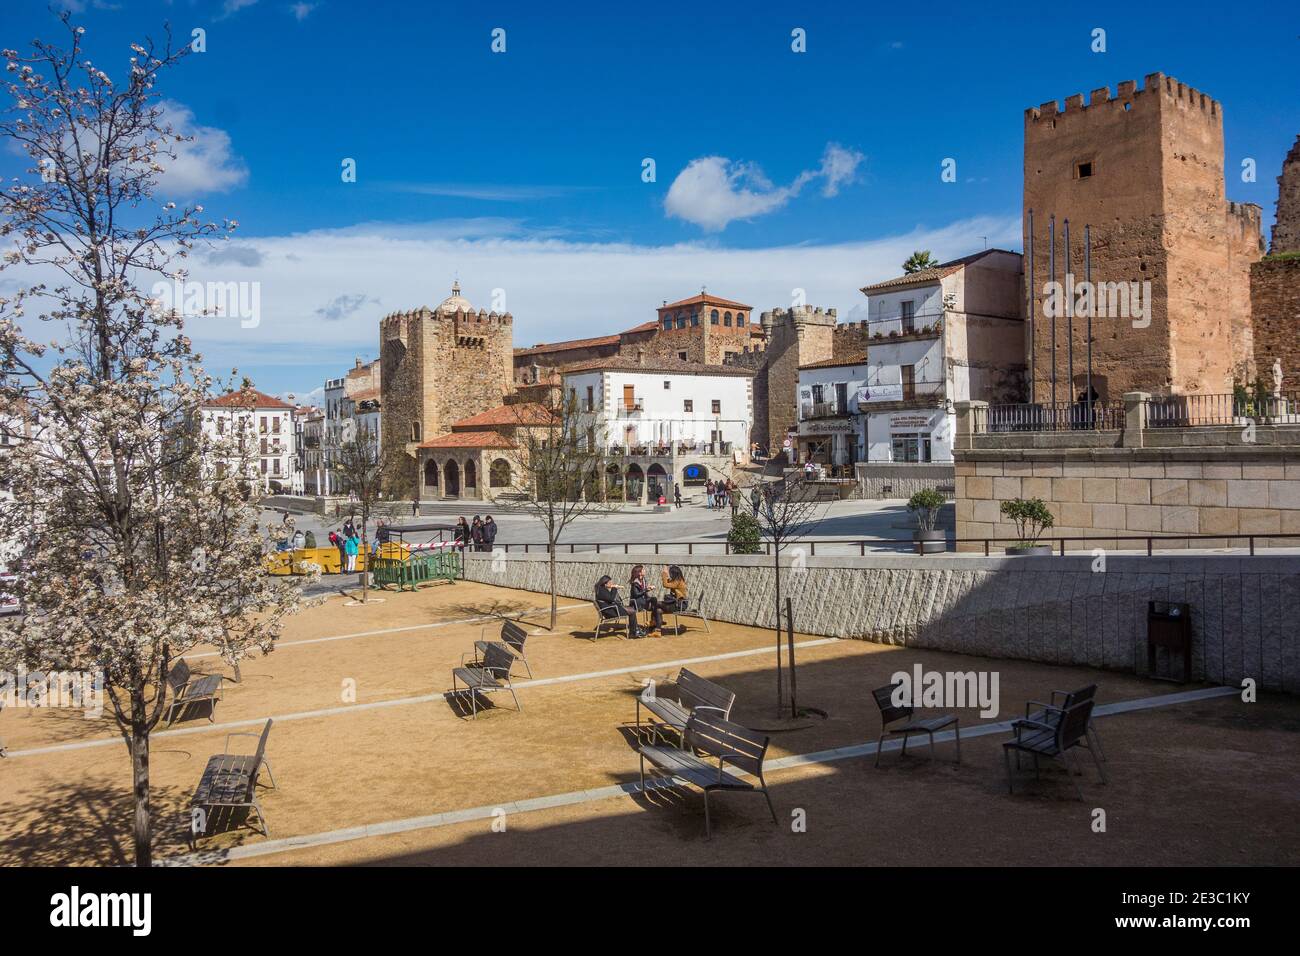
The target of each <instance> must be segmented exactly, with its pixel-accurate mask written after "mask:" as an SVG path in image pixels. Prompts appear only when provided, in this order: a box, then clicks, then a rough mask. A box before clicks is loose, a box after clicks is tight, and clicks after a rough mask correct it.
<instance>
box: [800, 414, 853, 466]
mask: <svg viewBox="0 0 1300 956" xmlns="http://www.w3.org/2000/svg"><path fill="white" fill-rule="evenodd" d="M859 421H860V419H859V417H858V416H856V415H852V416H845V417H842V418H816V419H811V420H809V421H802V422H800V423H799V449H798V450H799V461H815V462H817V463H818V464H821V465H828V466H830V465H852V464H853V463H854V462H856V461H860V460H861V459H862V431H861V426H860V424H859Z"/></svg>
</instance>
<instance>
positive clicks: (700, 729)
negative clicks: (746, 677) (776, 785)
mask: <svg viewBox="0 0 1300 956" xmlns="http://www.w3.org/2000/svg"><path fill="white" fill-rule="evenodd" d="M682 737H683V743H684V746H683V747H682V748H680V749H679V748H677V747H667V746H664V745H662V744H657V745H650V744H643V745H642V746H641V747H640V748H639V752H640V755H641V790H642V791H644V790H645V765H646V761H647V760H648V761H650V763H651V764H652V765H653V766H655V767H658V768H659V769H660V770H664V771H666V772H668V773H670V774H672V776H673V777H674V778H675V779H680V780H684V781H685V782H687V783H689V784H692V785H694V786H696V787H698V788H699V789H700V790H701V791H702V792H703V793H704V835H705V836H706V837H710V838H711V837H712V836H713V825H712V821H711V820H710V817H709V793H710V792H712V791H714V790H739V791H747V792H750V793H761V794H762V795H763V797H764V799H766V800H767V809H768V810H769V811H770V812H771V814H772V822H773V823H776V822H777V819H776V809H775V808H774V807H773V806H772V797H771V795H770V794H768V792H767V782H766V781H765V780H764V779H763V757H764V756H765V755H766V754H767V745H768V738H767V737H765V736H764V735H763V734H760V733H757V732H755V731H752V730H747V729H745V728H744V727H741V726H740V725H739V724H733V723H732V722H731V721H729V720H723V719H721V718H719V717H713V716H712V715H709V716H704V715H700V714H692V715H691V718H690V719H689V720H688V721H687V722H686V727H685V729H684V730H683V731H682ZM728 765H730V766H732V767H735V768H736V769H737V770H741V771H744V772H746V773H749V774H752V775H753V776H755V777H757V778H758V784H757V786H756V785H754V784H753V783H750V782H749V781H748V780H743V779H741V778H740V777H738V776H736V775H735V774H733V773H730V772H728V770H727V767H728Z"/></svg>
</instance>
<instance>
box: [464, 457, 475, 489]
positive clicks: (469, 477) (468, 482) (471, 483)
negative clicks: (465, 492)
mask: <svg viewBox="0 0 1300 956" xmlns="http://www.w3.org/2000/svg"><path fill="white" fill-rule="evenodd" d="M477 483H478V469H477V468H475V467H474V460H473V459H472V458H471V459H470V460H469V461H467V462H465V487H466V488H474V487H476V486H477Z"/></svg>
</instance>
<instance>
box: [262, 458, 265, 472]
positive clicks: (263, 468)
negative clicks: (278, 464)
mask: <svg viewBox="0 0 1300 956" xmlns="http://www.w3.org/2000/svg"><path fill="white" fill-rule="evenodd" d="M262 474H264V475H265V474H266V459H265V458H263V459H262Z"/></svg>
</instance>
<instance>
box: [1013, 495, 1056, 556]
mask: <svg viewBox="0 0 1300 956" xmlns="http://www.w3.org/2000/svg"><path fill="white" fill-rule="evenodd" d="M1001 510H1002V515H1003V517H1005V518H1006V519H1008V520H1009V521H1010V522H1011V523H1012V524H1014V525H1015V526H1016V537H1018V538H1019V539H1020V540H1019V541H1017V542H1016V544H1015V545H1013V546H1012V547H1009V548H1007V549H1006V552H1007V554H1011V555H1021V554H1051V553H1052V546H1051V545H1050V544H1039V543H1038V539H1039V537H1041V536H1042V533H1043V532H1044V531H1046V530H1047V529H1048V528H1050V527H1051V526H1052V525H1053V524H1055V523H1056V519H1055V518H1054V517H1053V516H1052V513H1051V512H1050V511H1048V510H1047V505H1045V504H1043V499H1042V498H1030V499H1029V500H1028V501H1026V500H1025V499H1024V498H1012V499H1011V500H1010V501H1004V502H1002V509H1001Z"/></svg>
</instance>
